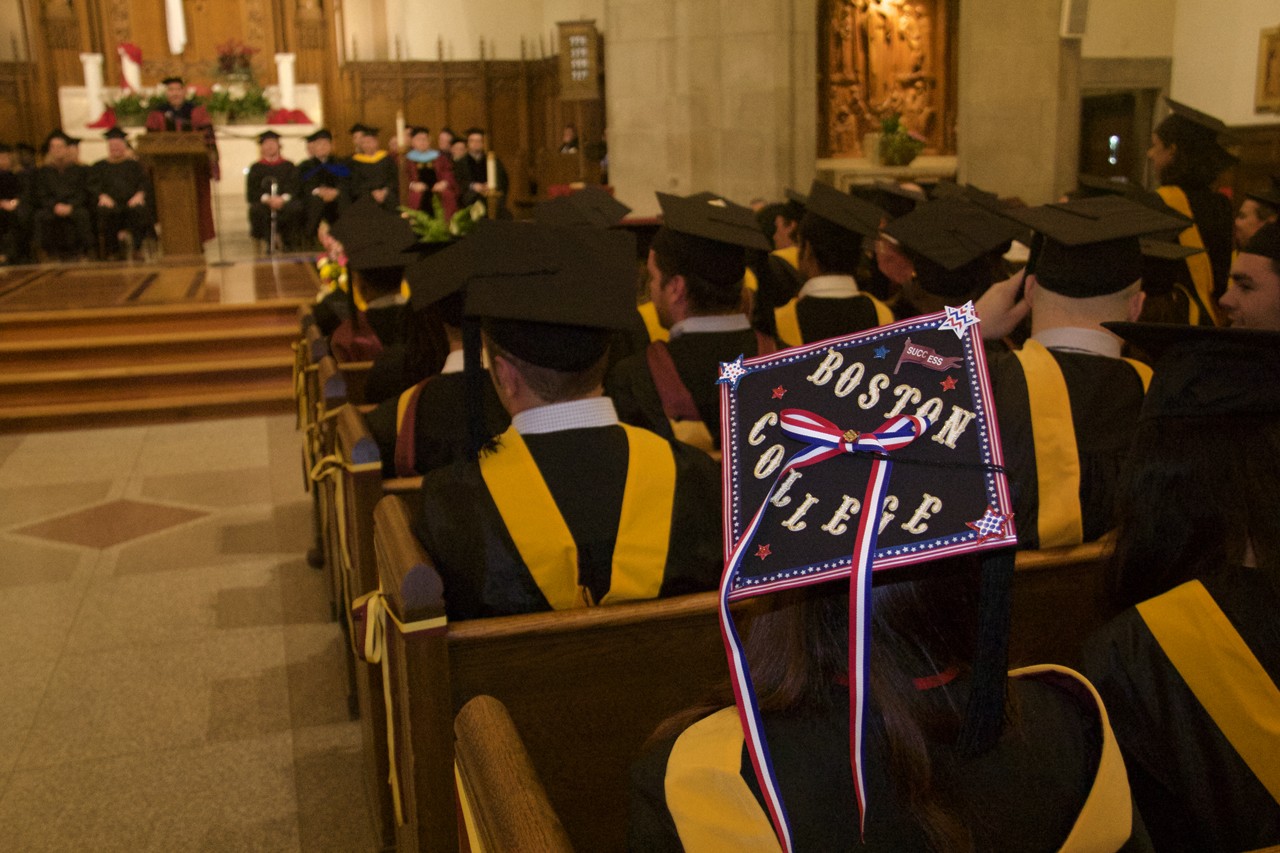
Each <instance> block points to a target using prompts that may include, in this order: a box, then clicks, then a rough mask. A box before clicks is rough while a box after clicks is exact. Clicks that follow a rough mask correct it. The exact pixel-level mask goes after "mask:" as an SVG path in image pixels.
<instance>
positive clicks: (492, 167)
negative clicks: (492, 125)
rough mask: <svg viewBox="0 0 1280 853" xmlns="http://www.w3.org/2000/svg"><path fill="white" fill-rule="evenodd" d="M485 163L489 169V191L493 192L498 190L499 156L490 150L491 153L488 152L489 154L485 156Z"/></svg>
mask: <svg viewBox="0 0 1280 853" xmlns="http://www.w3.org/2000/svg"><path fill="white" fill-rule="evenodd" d="M485 165H486V166H487V170H486V171H487V172H488V177H489V192H491V193H492V192H497V189H498V158H497V157H495V156H493V152H492V151H490V152H489V154H488V156H487V157H486V158H485Z"/></svg>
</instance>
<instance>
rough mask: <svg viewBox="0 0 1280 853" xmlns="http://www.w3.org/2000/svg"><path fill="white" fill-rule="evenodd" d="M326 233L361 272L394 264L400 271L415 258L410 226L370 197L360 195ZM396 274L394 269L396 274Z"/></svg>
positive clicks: (352, 266)
mask: <svg viewBox="0 0 1280 853" xmlns="http://www.w3.org/2000/svg"><path fill="white" fill-rule="evenodd" d="M329 233H330V234H332V235H333V238H334V239H335V240H337V241H338V242H340V243H341V244H342V248H343V250H344V251H345V252H346V253H347V265H348V266H350V267H351V269H353V270H357V271H359V272H361V273H365V274H368V273H369V271H370V270H377V269H384V270H390V269H396V268H398V269H399V270H400V271H403V269H404V267H405V266H407V265H408V264H409V263H411V262H412V261H414V260H415V259H416V255H414V254H412V253H411V251H410V250H411V249H413V248H414V247H415V246H416V245H417V242H418V237H417V235H416V234H414V233H413V227H412V226H410V225H409V223H408V221H407V220H405V219H402V218H400V217H399V216H397V215H396V214H394V213H392V212H391V211H389V210H386V209H384V208H382V207H379V206H378V205H377V204H376V203H374V201H373V199H371V198H367V197H366V198H362V199H360V200H359V201H357V202H356V203H355V204H353V205H351V206H350V207H348V208H347V210H346V212H345V213H344V214H342V218H340V219H339V220H338V221H337V222H335V223H333V226H332V227H331V228H330V229H329ZM387 275H389V273H388V274H387ZM399 275H400V272H397V273H396V276H397V278H398V277H399Z"/></svg>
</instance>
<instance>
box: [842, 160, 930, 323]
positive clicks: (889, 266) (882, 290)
mask: <svg viewBox="0 0 1280 853" xmlns="http://www.w3.org/2000/svg"><path fill="white" fill-rule="evenodd" d="M849 192H850V193H852V194H853V195H855V196H857V197H858V198H860V199H862V200H863V201H867V202H870V203H871V204H874V205H875V206H876V207H878V208H880V210H881V211H883V213H884V216H883V217H882V218H881V220H880V228H884V227H885V226H886V225H888V224H889V223H890V222H893V221H894V220H895V219H898V218H899V217H902V216H906V215H907V214H908V213H911V212H912V211H913V210H915V209H916V207H918V206H919V205H921V204H924V203H925V201H927V200H928V196H927V194H926V193H925V191H924V189H923V187H921V185H920V184H917V183H899V182H897V181H891V180H886V179H880V180H877V181H875V182H873V183H870V184H854V185H853V186H851V187H850V188H849ZM869 249H870V254H869V256H868V258H869V260H870V263H869V264H868V265H867V267H866V271H865V273H862V274H860V275H859V282H861V283H863V284H865V286H864V287H863V288H862V290H863V292H865V293H869V294H871V295H872V296H874V297H875V298H877V299H879V300H881V301H883V302H884V303H885V304H886V305H889V306H891V307H893V308H894V309H895V313H897V303H898V299H899V297H900V295H901V286H902V281H901V280H900V277H898V276H894V275H890V274H888V273H887V272H886V270H889V271H892V270H893V269H895V268H901V267H902V266H903V263H904V262H905V258H903V257H902V256H901V254H900V253H899V252H898V251H897V247H895V246H894V245H893V244H892V243H885V242H884V241H880V240H877V241H876V242H875V243H874V244H872V245H871V246H870V247H869ZM917 313H924V312H917ZM901 316H902V315H900V314H899V319H901Z"/></svg>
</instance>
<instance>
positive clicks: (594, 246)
mask: <svg viewBox="0 0 1280 853" xmlns="http://www.w3.org/2000/svg"><path fill="white" fill-rule="evenodd" d="M634 240H635V238H634V237H632V235H630V234H628V233H627V232H624V231H604V230H598V229H588V228H572V227H564V226H552V225H547V224H545V223H537V222H533V223H526V222H485V223H483V225H481V226H480V227H479V228H477V229H476V230H475V231H473V232H472V233H471V234H470V235H469V236H468V237H467V239H466V240H464V241H462V244H461V245H460V246H458V247H457V248H455V249H453V250H450V251H448V252H441V253H440V254H439V255H437V256H435V258H433V259H432V260H433V261H436V262H438V266H447V265H456V266H453V268H452V269H451V270H450V271H449V272H448V273H447V276H448V278H450V279H452V280H454V281H456V280H457V279H459V278H461V279H463V282H464V283H465V284H466V287H467V296H466V307H465V313H466V316H468V317H475V318H479V319H481V320H482V321H483V325H484V329H485V331H486V332H487V333H488V334H489V336H490V338H491V339H492V340H493V342H494V343H496V344H497V345H498V346H499V347H501V348H502V349H504V350H506V351H507V352H509V353H511V354H512V355H514V356H516V357H517V358H519V359H521V360H523V361H527V362H529V363H530V364H533V365H537V366H539V367H547V368H551V369H553V370H560V371H564V372H570V373H572V372H578V371H581V370H586V369H587V368H589V367H591V366H592V365H594V364H596V363H597V362H598V361H599V360H600V359H601V358H602V357H603V356H604V354H605V352H606V351H607V349H608V346H609V339H610V337H611V336H612V333H613V332H615V331H625V330H627V329H629V328H630V327H631V322H632V320H633V318H634V315H635V297H634V291H635V242H634ZM455 252H456V253H457V255H456V258H455V254H454V253H455Z"/></svg>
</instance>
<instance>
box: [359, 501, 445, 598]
mask: <svg viewBox="0 0 1280 853" xmlns="http://www.w3.org/2000/svg"><path fill="white" fill-rule="evenodd" d="M411 522H412V518H411V515H410V510H409V506H408V504H407V503H406V502H405V501H404V499H403V498H401V497H399V496H398V495H387V496H386V497H384V498H383V499H382V500H380V501H378V505H377V507H375V508H374V510H373V542H374V551H375V552H376V553H377V560H378V579H379V581H380V582H381V585H382V591H383V593H384V594H385V595H386V597H387V602H388V604H389V606H390V608H391V611H392V612H393V613H394V614H395V615H396V618H398V619H399V620H400V621H401V622H413V621H417V620H419V619H429V618H433V617H436V616H443V615H444V583H443V582H442V581H441V580H440V573H439V572H437V571H436V567H435V566H434V565H433V564H432V562H431V558H430V557H428V556H427V552H426V551H424V550H423V549H422V545H421V544H420V543H419V542H418V540H417V537H415V536H414V535H413V528H412V523H411Z"/></svg>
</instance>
